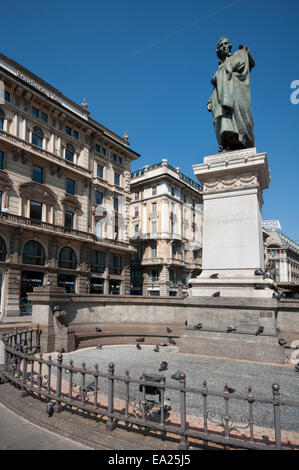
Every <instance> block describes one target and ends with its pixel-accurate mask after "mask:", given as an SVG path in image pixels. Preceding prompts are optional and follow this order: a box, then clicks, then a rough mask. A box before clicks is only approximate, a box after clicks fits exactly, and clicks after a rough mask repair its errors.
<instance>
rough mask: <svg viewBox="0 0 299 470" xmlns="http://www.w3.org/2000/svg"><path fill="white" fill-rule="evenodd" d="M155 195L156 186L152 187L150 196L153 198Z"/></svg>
mask: <svg viewBox="0 0 299 470" xmlns="http://www.w3.org/2000/svg"><path fill="white" fill-rule="evenodd" d="M156 194H157V186H153V187H152V196H155V195H156Z"/></svg>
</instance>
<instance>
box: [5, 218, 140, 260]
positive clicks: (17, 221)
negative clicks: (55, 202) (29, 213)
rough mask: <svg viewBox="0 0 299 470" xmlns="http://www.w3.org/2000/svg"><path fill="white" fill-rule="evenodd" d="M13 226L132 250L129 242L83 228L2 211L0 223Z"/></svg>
mask: <svg viewBox="0 0 299 470" xmlns="http://www.w3.org/2000/svg"><path fill="white" fill-rule="evenodd" d="M2 224H3V225H6V226H13V227H22V228H24V227H26V228H28V229H29V230H33V231H36V232H42V233H46V234H49V235H60V236H64V237H67V238H73V239H76V240H81V241H85V242H86V241H87V242H92V243H95V244H97V245H101V246H107V247H110V248H112V247H113V248H119V249H123V250H126V251H128V250H129V251H131V248H130V246H129V243H127V242H123V241H122V242H121V241H117V240H112V239H109V238H101V239H100V240H99V239H98V238H97V237H96V235H95V234H93V233H90V232H83V231H82V230H76V229H68V228H66V227H64V226H62V225H54V224H50V223H48V222H43V221H41V220H35V219H30V218H28V217H23V216H21V215H15V214H10V213H9V212H0V225H2Z"/></svg>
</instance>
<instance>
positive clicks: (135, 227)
mask: <svg viewBox="0 0 299 470" xmlns="http://www.w3.org/2000/svg"><path fill="white" fill-rule="evenodd" d="M134 230H135V235H137V234H138V232H139V224H135V225H134Z"/></svg>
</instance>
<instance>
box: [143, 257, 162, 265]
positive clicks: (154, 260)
mask: <svg viewBox="0 0 299 470" xmlns="http://www.w3.org/2000/svg"><path fill="white" fill-rule="evenodd" d="M162 262H163V259H162V258H145V259H143V260H141V265H142V266H150V265H152V264H162Z"/></svg>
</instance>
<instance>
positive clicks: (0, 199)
mask: <svg viewBox="0 0 299 470" xmlns="http://www.w3.org/2000/svg"><path fill="white" fill-rule="evenodd" d="M1 210H2V191H0V211H1ZM0 254H1V251H0ZM0 260H1V257H0ZM1 261H4V260H1Z"/></svg>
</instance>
